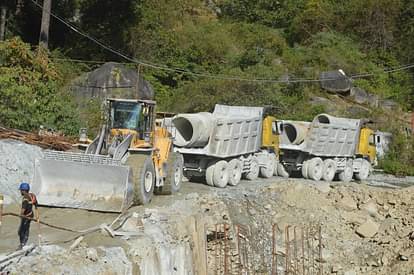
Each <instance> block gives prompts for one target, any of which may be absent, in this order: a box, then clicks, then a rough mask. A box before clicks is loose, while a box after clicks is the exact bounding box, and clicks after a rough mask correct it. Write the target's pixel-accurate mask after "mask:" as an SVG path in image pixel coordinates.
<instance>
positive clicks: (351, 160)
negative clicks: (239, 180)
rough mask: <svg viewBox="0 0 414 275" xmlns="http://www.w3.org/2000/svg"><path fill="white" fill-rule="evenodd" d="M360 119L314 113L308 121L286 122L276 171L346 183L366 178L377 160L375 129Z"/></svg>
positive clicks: (284, 174) (282, 125) (283, 173)
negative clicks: (310, 120)
mask: <svg viewBox="0 0 414 275" xmlns="http://www.w3.org/2000/svg"><path fill="white" fill-rule="evenodd" d="M366 124H367V123H366V121H364V120H362V119H348V118H340V117H334V116H330V115H327V114H320V115H317V116H316V117H315V118H314V120H313V121H312V122H311V123H306V122H294V121H288V122H286V123H284V122H281V124H280V125H279V127H281V128H283V129H284V130H285V131H284V132H283V135H285V138H282V139H281V140H282V142H281V143H280V151H281V154H280V164H279V166H278V174H279V175H281V176H284V177H288V176H289V175H290V174H292V173H294V172H300V173H301V174H302V176H303V177H304V178H309V179H313V180H320V179H323V180H326V181H332V180H333V179H334V178H335V176H337V177H338V179H339V180H341V181H344V182H348V181H350V180H351V179H352V178H353V177H354V178H355V179H357V180H365V179H366V178H367V177H368V176H369V173H370V171H371V168H372V165H374V164H375V163H376V148H375V137H374V131H373V130H371V129H369V128H368V127H367V126H366Z"/></svg>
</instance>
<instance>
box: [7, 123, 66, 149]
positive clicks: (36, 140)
mask: <svg viewBox="0 0 414 275" xmlns="http://www.w3.org/2000/svg"><path fill="white" fill-rule="evenodd" d="M1 139H14V140H19V141H22V142H25V143H27V144H31V145H37V146H39V147H41V148H43V149H52V150H58V151H66V150H69V149H71V148H72V144H73V140H71V139H70V138H68V137H65V136H63V135H59V134H48V133H46V132H43V133H41V134H39V133H31V132H26V131H22V130H17V129H11V128H6V127H1V126H0V140H1Z"/></svg>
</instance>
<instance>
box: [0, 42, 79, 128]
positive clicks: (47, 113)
mask: <svg viewBox="0 0 414 275" xmlns="http://www.w3.org/2000/svg"><path fill="white" fill-rule="evenodd" d="M61 81H62V78H61V76H60V75H59V72H58V71H57V70H56V68H55V66H54V64H53V63H52V62H50V60H49V59H48V57H47V53H46V52H42V51H32V50H31V49H30V46H29V45H28V44H24V43H23V42H22V41H21V40H20V39H11V40H8V41H5V42H2V43H1V44H0V123H1V124H2V125H5V126H8V127H12V128H18V129H23V130H29V131H30V130H36V129H38V127H39V126H40V125H45V126H47V127H52V128H56V129H58V130H62V131H64V132H65V133H67V134H75V133H76V132H77V131H78V129H79V124H78V123H79V122H78V117H77V114H76V109H75V107H74V105H73V103H72V101H71V98H70V97H69V96H68V95H67V94H64V93H63V92H60V91H59V89H60V87H61V84H62V82H61Z"/></svg>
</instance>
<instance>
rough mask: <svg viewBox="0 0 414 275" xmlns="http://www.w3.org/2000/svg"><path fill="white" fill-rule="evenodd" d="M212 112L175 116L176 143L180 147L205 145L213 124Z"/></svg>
mask: <svg viewBox="0 0 414 275" xmlns="http://www.w3.org/2000/svg"><path fill="white" fill-rule="evenodd" d="M213 119H214V118H213V116H212V114H211V113H196V114H180V115H177V116H175V117H174V118H173V121H172V123H173V125H174V127H175V128H176V133H175V140H174V145H176V146H178V147H204V146H205V145H206V144H207V143H208V140H209V138H210V134H211V131H212V125H213Z"/></svg>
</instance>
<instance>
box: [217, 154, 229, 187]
mask: <svg viewBox="0 0 414 275" xmlns="http://www.w3.org/2000/svg"><path fill="white" fill-rule="evenodd" d="M229 176H230V173H229V163H228V162H227V161H225V160H220V161H218V162H217V163H216V164H214V172H213V184H214V186H215V187H220V188H224V187H226V186H227V183H228V182H229Z"/></svg>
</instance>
